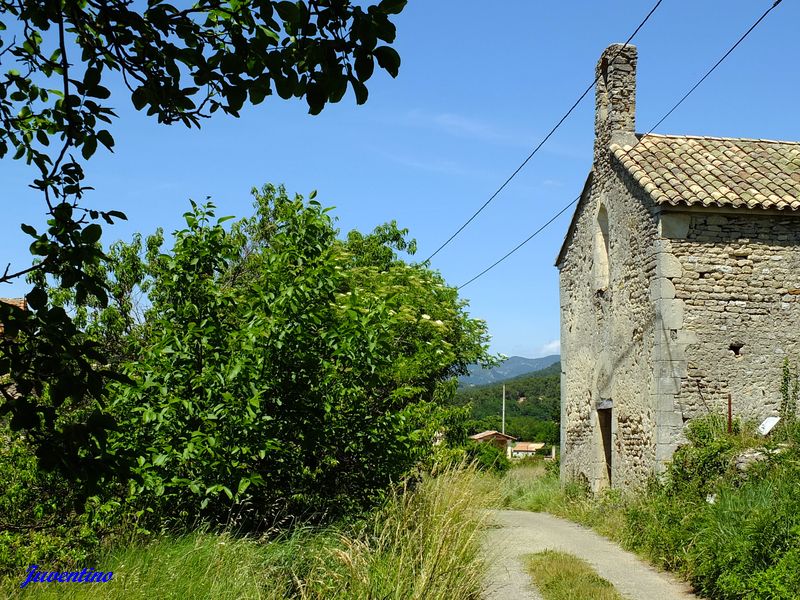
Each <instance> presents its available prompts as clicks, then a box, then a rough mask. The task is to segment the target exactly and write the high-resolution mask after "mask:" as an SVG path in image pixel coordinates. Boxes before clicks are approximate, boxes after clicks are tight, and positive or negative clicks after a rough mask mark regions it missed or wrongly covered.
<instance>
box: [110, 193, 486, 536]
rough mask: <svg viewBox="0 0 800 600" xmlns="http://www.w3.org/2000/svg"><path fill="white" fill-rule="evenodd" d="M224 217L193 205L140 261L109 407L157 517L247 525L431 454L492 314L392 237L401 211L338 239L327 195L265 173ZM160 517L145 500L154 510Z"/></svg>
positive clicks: (320, 512)
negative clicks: (137, 299) (322, 200)
mask: <svg viewBox="0 0 800 600" xmlns="http://www.w3.org/2000/svg"><path fill="white" fill-rule="evenodd" d="M255 195H256V208H257V215H256V216H255V217H254V218H252V219H247V220H244V221H240V222H237V223H235V224H234V225H233V227H231V228H230V229H227V228H226V227H225V226H224V225H223V221H224V220H215V216H214V211H213V207H212V206H210V205H207V206H193V209H192V211H190V212H188V213H187V214H186V215H185V218H186V223H187V226H186V228H185V229H183V230H181V231H178V232H176V233H175V242H174V247H173V248H172V250H171V251H169V252H163V251H162V252H161V253H158V252H154V251H153V247H152V244H151V245H150V246H149V256H148V259H147V260H146V262H145V263H144V265H143V267H142V268H141V269H140V270H141V273H142V274H143V277H142V284H143V285H146V287H147V291H148V297H149V299H150V302H151V305H150V307H149V308H148V309H147V312H146V318H145V319H144V323H143V325H142V326H141V327H140V328H139V329H138V331H137V332H136V335H135V336H133V339H134V340H135V341H136V343H137V344H138V347H136V348H134V349H133V351H132V352H131V353H132V355H133V359H132V360H128V361H127V363H125V364H126V366H125V372H126V375H127V376H128V377H130V379H131V380H132V381H134V382H135V383H134V384H133V385H130V384H119V385H117V386H115V388H114V391H113V393H112V403H111V411H112V413H113V414H114V415H115V416H116V417H117V419H118V420H119V422H120V426H119V428H118V429H117V430H116V431H115V432H112V434H111V435H112V438H113V439H112V445H113V447H114V448H115V449H116V450H117V451H118V452H119V453H120V454H124V455H128V456H131V457H134V459H135V463H134V465H133V475H134V477H133V479H132V480H131V483H130V488H129V491H130V496H131V498H132V500H133V501H134V503H135V504H137V505H138V506H139V507H140V508H141V509H142V510H145V511H149V512H151V515H152V518H146V519H145V521H151V522H152V521H163V520H164V517H170V518H172V519H174V520H178V521H180V522H185V521H187V520H193V519H196V518H202V519H204V520H208V521H211V522H214V523H223V522H228V523H230V522H231V521H233V522H235V523H236V524H237V525H243V524H245V523H246V524H247V526H248V527H249V526H254V525H258V524H259V523H260V524H262V525H271V524H273V523H274V522H275V521H276V520H277V519H279V518H280V517H282V516H286V515H292V516H293V517H297V516H302V517H309V518H324V517H332V516H336V515H342V514H345V513H348V512H352V511H354V510H355V511H357V510H360V509H362V508H364V507H366V506H369V505H370V504H372V503H373V502H374V501H375V500H376V499H377V498H378V497H379V496H380V493H381V491H382V490H383V489H384V488H385V487H386V486H387V485H388V484H389V483H390V482H391V481H393V480H396V479H398V478H399V477H401V476H402V475H403V474H404V473H405V472H406V471H408V470H409V469H410V468H411V467H412V466H413V465H415V464H416V463H417V462H418V461H419V460H420V459H422V458H424V457H425V456H427V455H429V454H430V453H431V452H432V443H433V440H434V436H435V434H437V433H438V432H440V431H441V430H443V429H446V427H445V425H446V411H445V410H444V409H443V408H441V406H440V405H441V403H442V400H443V399H444V398H445V397H447V395H448V394H451V393H452V392H453V382H452V379H453V376H455V375H458V374H462V373H464V372H466V367H467V365H468V364H470V363H472V362H475V361H478V360H482V359H483V358H484V357H485V346H486V332H485V324H483V323H482V322H479V321H476V320H473V319H470V318H469V317H468V315H467V314H466V312H465V306H464V303H463V302H462V301H460V300H459V299H458V296H457V292H456V290H455V289H453V288H449V287H447V286H446V285H445V284H444V282H443V280H442V279H441V277H440V276H439V275H438V274H437V273H435V272H432V271H430V270H429V269H427V268H426V267H423V266H420V265H414V264H408V263H406V262H404V261H402V260H400V259H399V258H398V257H397V254H396V250H413V243H411V242H407V241H406V240H405V232H404V231H402V230H398V229H397V227H396V226H395V225H394V224H389V225H386V226H383V227H381V228H378V229H377V230H376V231H375V232H374V233H373V234H370V235H367V236H364V235H361V234H351V235H350V236H349V237H348V239H347V240H345V241H342V240H340V239H338V238H337V230H336V229H335V228H334V226H333V221H332V219H331V217H330V216H329V214H328V210H327V209H324V208H322V207H321V206H320V205H319V204H318V203H316V202H315V201H308V202H307V201H304V200H303V199H302V198H300V197H295V198H293V199H292V198H289V197H288V196H287V195H286V193H285V191H284V190H283V189H276V188H273V187H270V186H267V187H266V188H264V189H263V190H261V191H260V192H256V193H255ZM142 516H143V517H147V514H143V515H142Z"/></svg>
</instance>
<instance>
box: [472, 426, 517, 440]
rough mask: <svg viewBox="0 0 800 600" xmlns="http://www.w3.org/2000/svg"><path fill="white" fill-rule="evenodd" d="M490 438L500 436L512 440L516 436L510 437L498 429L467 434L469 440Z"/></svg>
mask: <svg viewBox="0 0 800 600" xmlns="http://www.w3.org/2000/svg"><path fill="white" fill-rule="evenodd" d="M492 438H502V439H508V440H514V439H516V438H514V437H511V436H510V435H506V434H505V433H500V432H499V431H495V430H494V429H490V430H489V431H481V432H480V433H476V434H475V435H471V436H469V439H471V440H478V441H481V440H485V439H492Z"/></svg>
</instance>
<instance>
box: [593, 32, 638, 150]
mask: <svg viewBox="0 0 800 600" xmlns="http://www.w3.org/2000/svg"><path fill="white" fill-rule="evenodd" d="M637 54H638V53H637V51H636V46H631V45H628V46H624V44H612V45H611V46H609V47H608V48H606V49H605V50H604V51H603V54H601V55H600V60H599V61H598V63H597V69H596V71H595V76H596V77H597V83H596V85H595V92H596V96H595V104H596V106H595V117H594V160H595V164H597V163H599V162H601V161H603V160H604V159H605V158H606V156H607V154H608V147H609V145H610V144H611V142H612V141H614V142H617V143H621V144H622V143H628V144H634V143H635V142H636V137H635V136H634V133H635V131H636V58H637Z"/></svg>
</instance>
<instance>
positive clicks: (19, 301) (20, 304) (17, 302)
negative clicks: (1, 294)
mask: <svg viewBox="0 0 800 600" xmlns="http://www.w3.org/2000/svg"><path fill="white" fill-rule="evenodd" d="M0 302H5V303H6V304H13V305H14V306H16V307H17V308H21V309H22V310H25V309H26V308H27V307H28V305H27V303H26V302H25V298H0Z"/></svg>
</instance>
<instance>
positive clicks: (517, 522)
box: [483, 510, 696, 600]
mask: <svg viewBox="0 0 800 600" xmlns="http://www.w3.org/2000/svg"><path fill="white" fill-rule="evenodd" d="M493 521H494V522H495V524H496V525H497V527H495V528H492V529H490V530H489V531H488V533H487V539H486V552H487V557H488V558H489V559H490V564H491V565H492V567H491V569H490V572H489V579H488V582H487V586H486V590H485V591H484V595H483V597H484V599H485V600H501V599H502V600H531V599H532V600H541V596H540V595H539V593H538V592H537V591H536V590H534V589H533V587H532V586H531V579H530V576H529V575H528V574H527V573H525V571H524V570H523V568H522V563H521V562H520V557H521V556H523V555H525V554H531V553H533V552H541V551H542V550H547V549H552V550H561V551H564V552H569V553H570V554H574V555H575V556H578V557H580V558H582V559H583V560H585V561H586V562H588V563H589V564H591V565H592V566H593V567H594V568H595V570H597V572H598V573H599V574H600V575H601V576H602V577H604V578H605V579H608V580H609V581H610V582H611V583H613V584H614V586H615V587H616V588H617V590H618V591H619V592H620V593H621V594H622V595H623V596H625V597H626V598H629V599H630V600H686V599H687V598H696V596H695V595H694V594H692V593H691V591H690V588H689V586H688V585H687V584H685V583H681V582H679V581H677V580H676V579H674V578H672V577H671V576H669V575H667V574H665V573H661V572H659V571H657V570H655V569H654V568H652V567H651V566H649V565H647V564H646V563H644V562H643V561H641V560H640V559H639V558H637V557H636V556H635V555H633V554H631V553H630V552H626V551H625V550H622V549H621V548H620V547H619V546H617V545H616V544H614V543H613V542H610V541H609V540H607V539H605V538H604V537H601V536H600V535H598V534H596V533H595V532H593V531H591V530H590V529H586V528H585V527H581V526H580V525H576V524H574V523H570V522H569V521H565V520H563V519H559V518H557V517H553V516H551V515H548V514H544V513H532V512H525V511H514V510H498V511H493Z"/></svg>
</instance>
